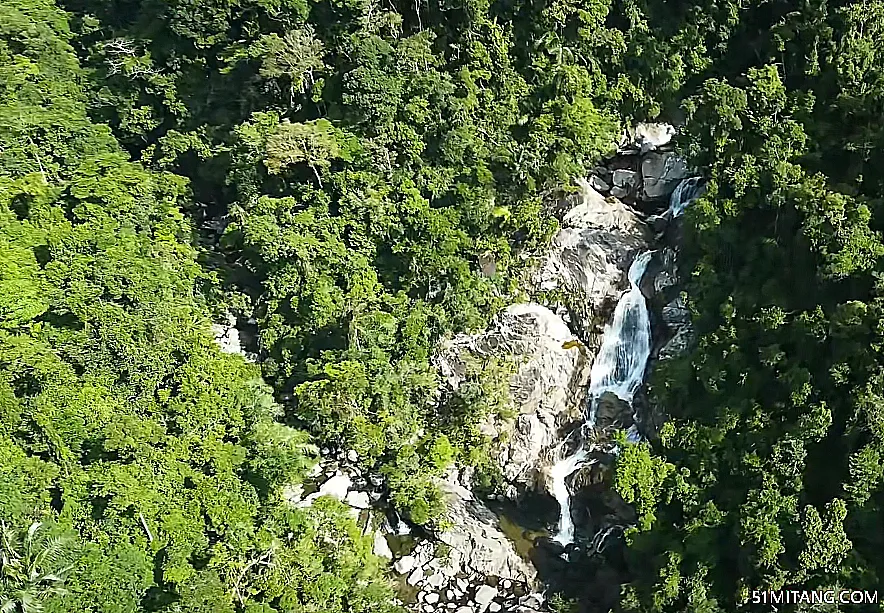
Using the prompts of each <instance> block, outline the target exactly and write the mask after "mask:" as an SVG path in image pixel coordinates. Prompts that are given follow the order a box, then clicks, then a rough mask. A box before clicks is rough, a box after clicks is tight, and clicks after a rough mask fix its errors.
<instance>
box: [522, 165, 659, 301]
mask: <svg viewBox="0 0 884 613" xmlns="http://www.w3.org/2000/svg"><path fill="white" fill-rule="evenodd" d="M577 183H578V185H579V187H580V193H579V200H578V203H577V205H576V206H574V207H573V208H572V209H571V210H570V211H568V213H567V214H566V215H565V217H564V219H563V220H562V228H561V229H560V230H559V232H558V233H557V234H556V236H555V237H554V238H553V241H552V245H551V247H550V250H549V253H548V255H547V257H546V259H545V261H544V262H543V263H542V265H541V266H540V268H539V269H538V271H537V273H536V274H535V277H534V284H535V285H536V287H537V288H538V289H540V290H542V291H554V290H561V291H562V292H564V293H565V294H567V295H568V296H569V300H568V306H569V307H571V308H572V310H574V311H576V312H579V313H580V314H581V315H583V316H587V315H590V314H591V312H592V311H595V310H597V309H599V307H600V306H601V305H602V303H603V302H604V301H605V300H606V299H608V298H612V297H613V298H616V297H619V295H620V293H621V290H622V288H623V287H624V285H625V278H624V277H625V275H624V270H625V269H626V268H627V267H628V265H629V262H631V256H632V255H634V253H635V251H636V250H638V249H643V248H645V247H646V246H647V243H648V236H647V228H646V226H645V224H644V222H642V221H641V220H640V219H639V218H638V216H637V215H636V214H635V212H634V211H633V210H632V209H630V208H629V207H627V206H626V205H625V204H623V203H622V202H620V201H619V200H617V199H616V198H610V197H609V198H605V197H603V196H602V195H601V194H599V193H598V192H597V191H596V190H595V189H593V188H592V186H591V185H590V184H589V183H587V182H586V181H583V180H579V181H578V182H577Z"/></svg>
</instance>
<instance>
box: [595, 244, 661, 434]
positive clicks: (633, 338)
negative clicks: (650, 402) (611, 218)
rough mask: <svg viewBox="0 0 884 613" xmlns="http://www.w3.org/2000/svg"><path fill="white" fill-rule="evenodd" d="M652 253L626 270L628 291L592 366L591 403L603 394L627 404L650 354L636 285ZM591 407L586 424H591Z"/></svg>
mask: <svg viewBox="0 0 884 613" xmlns="http://www.w3.org/2000/svg"><path fill="white" fill-rule="evenodd" d="M652 255H653V252H651V251H645V252H644V253H642V254H641V255H639V256H638V257H636V258H635V261H634V262H633V263H632V266H630V268H629V285H630V288H629V291H628V292H626V293H625V294H624V295H623V297H622V298H621V299H620V301H619V302H618V303H617V308H616V310H615V311H614V321H613V322H612V323H611V325H610V326H608V327H606V328H605V334H604V336H603V341H602V348H601V350H600V351H599V354H598V355H597V356H596V359H595V361H594V362H593V365H592V371H591V375H590V384H589V395H590V398H591V399H592V401H593V404H594V401H595V400H596V399H598V398H599V397H600V396H601V395H602V394H603V393H604V392H611V393H613V394H615V395H616V396H617V397H618V398H621V399H622V400H625V401H626V402H631V401H632V397H633V396H634V395H635V392H636V390H637V389H638V388H639V386H640V385H641V384H642V379H643V378H644V373H645V365H646V364H647V361H648V356H649V355H650V353H651V322H650V317H649V315H648V308H647V305H646V304H645V297H644V295H643V294H642V292H641V288H640V287H639V284H640V283H641V280H642V277H643V276H644V274H645V269H646V268H647V266H648V262H649V261H650V260H651V256H652ZM595 414H596V409H595V407H594V406H593V409H592V412H591V413H590V418H589V421H590V423H591V424H593V423H595Z"/></svg>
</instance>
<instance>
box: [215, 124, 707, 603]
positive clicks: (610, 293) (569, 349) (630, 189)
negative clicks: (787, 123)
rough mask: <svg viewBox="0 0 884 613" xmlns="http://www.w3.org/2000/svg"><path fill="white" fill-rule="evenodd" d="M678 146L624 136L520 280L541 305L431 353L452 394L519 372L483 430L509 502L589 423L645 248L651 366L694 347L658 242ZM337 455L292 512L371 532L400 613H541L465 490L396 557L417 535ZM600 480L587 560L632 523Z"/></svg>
mask: <svg viewBox="0 0 884 613" xmlns="http://www.w3.org/2000/svg"><path fill="white" fill-rule="evenodd" d="M673 134H674V129H673V128H672V127H671V126H666V125H665V124H640V125H639V126H637V127H636V128H635V129H633V130H631V131H629V132H627V134H626V135H625V136H624V141H623V142H622V143H621V146H620V150H619V153H618V155H617V156H616V157H615V158H614V159H612V160H609V161H608V163H607V164H606V165H605V166H604V167H599V168H598V169H596V171H595V172H594V173H593V174H592V175H590V177H589V178H588V179H586V180H583V179H580V180H578V181H577V182H576V188H577V189H576V190H575V191H574V192H573V193H572V194H571V195H570V196H568V197H566V198H564V199H563V201H562V205H563V206H561V207H560V208H559V214H558V217H559V219H560V222H561V223H560V230H559V232H558V233H557V234H556V236H555V237H554V238H553V241H552V243H551V245H550V246H549V249H548V250H547V251H546V253H544V254H542V255H541V257H540V258H539V261H538V264H537V266H536V268H535V270H534V273H533V274H532V275H531V277H530V279H529V280H528V284H529V287H528V288H526V289H527V290H528V293H529V294H531V295H533V296H535V299H536V300H537V301H536V302H527V303H520V304H513V305H511V306H510V307H508V308H507V309H505V310H504V311H503V312H501V313H500V314H499V315H498V316H497V318H496V319H495V321H494V322H493V323H492V325H491V326H490V327H489V328H488V329H487V330H485V331H483V332H481V333H478V334H472V335H459V336H456V337H455V338H453V339H450V340H449V341H447V342H445V343H443V344H442V346H441V347H440V348H439V351H438V353H437V356H436V359H435V363H436V366H437V368H438V369H439V372H440V374H441V375H442V380H443V382H444V385H446V386H447V387H448V388H449V389H450V390H453V389H456V388H457V387H458V386H459V385H460V384H461V383H462V382H463V380H464V377H465V374H466V370H467V367H466V365H467V363H468V362H469V361H471V359H472V358H480V359H481V358H487V357H492V356H496V357H508V358H511V359H512V360H514V362H515V363H516V371H515V373H514V374H513V376H512V377H511V380H510V399H511V401H512V405H513V409H514V411H513V412H514V414H515V416H514V417H513V418H510V419H501V418H497V417H493V418H490V419H489V421H488V423H487V424H485V427H484V431H485V432H486V433H487V434H488V435H490V436H491V437H492V438H493V439H494V440H495V441H496V447H495V451H494V454H495V458H494V459H495V460H496V462H497V463H498V465H499V467H500V469H501V472H502V474H503V477H504V479H505V480H506V482H507V489H506V492H505V494H506V495H507V496H508V497H510V498H513V499H515V498H518V497H520V496H521V495H523V494H525V493H526V492H528V491H531V490H537V491H543V490H545V489H546V488H547V487H548V479H547V477H546V474H547V472H548V469H549V467H550V466H552V464H553V463H554V462H555V460H556V457H555V450H556V448H557V447H558V446H559V445H560V444H561V443H562V441H563V439H564V438H565V436H566V435H567V434H568V433H569V432H571V431H572V430H574V428H576V427H577V426H578V425H579V424H582V423H583V421H584V419H585V411H586V409H587V407H586V402H585V401H586V392H587V387H588V383H589V377H590V371H591V367H592V363H593V359H594V358H595V355H596V353H597V351H598V348H599V345H600V342H601V335H602V332H603V330H604V325H605V323H606V322H607V320H608V319H609V318H610V314H611V312H612V310H613V307H614V305H615V304H616V303H617V301H618V300H619V299H620V297H621V295H622V293H623V291H624V290H625V289H626V288H627V286H628V283H627V279H626V270H627V269H628V267H629V265H630V263H631V262H632V260H633V259H634V257H635V255H636V254H637V253H639V252H641V251H645V250H647V249H649V248H652V247H651V246H652V244H654V245H661V247H660V248H659V249H658V253H657V255H656V256H655V258H654V263H653V264H652V265H651V266H650V267H649V269H648V274H646V275H645V280H644V283H643V284H642V291H643V293H644V294H645V296H646V297H647V298H648V299H649V304H650V305H651V309H652V311H653V312H654V313H655V317H656V319H655V325H656V326H657V330H656V331H655V335H654V340H655V348H654V352H653V353H652V358H654V359H666V358H667V357H669V356H672V355H677V354H678V353H680V352H682V351H684V350H685V349H686V348H687V347H688V346H689V344H690V343H691V342H692V338H693V331H692V329H691V326H690V313H689V311H688V310H687V308H686V306H685V301H684V297H683V296H681V295H680V294H679V291H678V287H677V278H678V274H677V269H676V264H677V262H676V259H677V258H676V254H677V240H674V241H673V240H669V241H667V240H666V238H665V236H664V235H663V234H662V232H663V231H664V230H666V228H667V226H668V225H669V223H668V222H669V221H671V217H672V215H671V214H670V215H669V217H666V215H665V214H662V212H663V211H664V210H665V209H666V206H667V203H666V199H667V197H668V196H669V194H670V193H671V192H672V191H673V190H674V189H675V187H676V185H678V183H679V181H680V180H681V179H683V178H684V177H685V176H686V175H687V169H686V167H685V165H684V163H683V161H682V160H680V159H679V158H677V157H676V156H675V154H674V153H673V152H671V151H669V150H667V148H668V147H669V142H670V140H671V138H672V136H673ZM661 221H662V223H661ZM661 238H663V242H662V244H661V242H660V239H661ZM481 264H482V267H483V270H484V269H486V268H489V267H490V268H493V262H490V263H489V262H483V263H481ZM215 334H216V337H217V340H218V342H219V344H220V345H221V346H222V348H223V349H224V350H225V351H231V352H233V351H235V352H243V349H242V348H241V347H240V342H238V341H239V339H238V338H237V335H238V331H237V329H236V327H235V325H234V322H233V321H231V322H229V323H228V325H226V326H225V325H217V326H216V327H215ZM608 400H610V401H605V402H600V403H599V404H600V407H599V417H598V420H599V424H601V425H604V424H605V423H608V422H610V423H611V424H613V425H616V422H618V420H620V417H621V413H623V410H624V406H626V408H627V409H628V408H629V407H628V405H626V403H623V402H622V401H620V402H615V401H616V400H617V399H613V400H611V399H608ZM612 427H613V426H612ZM341 453H342V455H341V456H340V457H338V458H337V459H330V458H328V457H326V458H325V459H324V460H323V466H322V468H321V469H318V470H317V477H319V476H320V475H323V474H324V477H321V479H320V480H319V481H318V483H317V485H318V489H317V491H316V492H314V493H312V494H310V495H307V496H303V492H302V491H297V492H295V491H292V492H289V493H288V495H289V497H290V498H291V503H292V504H294V505H307V504H310V503H311V502H312V500H313V499H314V498H316V497H317V496H319V495H330V496H333V497H336V498H338V499H340V500H342V501H343V502H345V504H347V505H349V506H350V507H351V509H352V510H353V513H354V516H355V517H359V518H360V521H363V520H364V521H365V523H364V527H365V530H366V532H372V531H373V532H374V536H373V538H374V549H375V553H377V554H378V555H380V556H383V557H386V558H389V559H390V560H391V564H392V567H393V569H394V570H395V572H396V573H397V574H398V575H399V576H400V578H401V583H402V586H403V590H404V591H403V594H404V598H405V599H406V600H407V601H408V606H409V608H411V609H412V610H414V611H416V612H424V613H432V612H434V611H442V610H445V611H448V610H450V611H454V613H485V612H486V611H491V612H492V613H496V612H498V611H518V612H523V613H531V612H537V611H547V610H548V609H545V608H544V605H543V600H544V599H543V597H542V596H541V595H540V594H537V593H535V592H534V591H533V590H535V589H538V588H539V585H538V582H537V579H538V578H537V571H536V569H535V567H534V566H533V565H532V564H531V563H530V562H527V561H526V560H525V559H523V557H522V556H520V555H519V553H517V551H516V548H515V546H514V545H513V543H512V542H511V541H510V540H509V539H508V538H507V536H506V535H505V534H504V531H503V529H502V527H501V525H500V522H499V519H498V517H497V516H496V515H495V514H494V513H493V512H491V511H490V510H489V508H488V507H487V506H486V505H485V504H484V503H483V502H482V501H481V500H478V499H477V498H476V497H475V496H474V495H473V493H472V492H470V491H469V490H468V489H466V488H465V487H464V485H466V484H468V481H469V479H468V478H463V477H462V476H461V477H460V478H458V476H457V475H456V474H453V475H452V476H451V478H450V479H448V480H446V481H444V482H440V486H441V488H442V490H443V491H444V493H445V497H446V501H447V508H448V520H449V524H448V527H447V528H446V529H445V530H441V531H439V532H437V533H435V534H426V535H424V536H421V537H415V543H414V544H413V545H412V546H411V547H409V548H407V549H406V550H405V551H403V550H402V548H401V547H397V546H396V545H395V541H396V540H397V539H399V538H401V537H402V535H403V534H405V535H408V536H406V538H409V539H410V538H412V536H414V535H409V529H408V527H407V526H405V525H404V524H399V525H398V527H396V528H394V527H391V525H390V522H389V521H382V522H378V521H373V520H371V519H370V518H369V515H370V514H371V513H372V512H373V511H372V509H373V508H375V507H377V505H378V504H379V501H380V500H381V497H382V493H381V492H380V490H379V489H378V485H379V484H380V481H379V480H378V481H373V480H372V478H371V477H370V476H365V475H362V474H360V473H359V471H358V468H357V467H356V462H355V460H356V459H358V458H355V457H352V458H351V457H350V456H349V454H347V453H346V452H341ZM351 454H352V452H351ZM604 471H605V467H604V466H603V464H602V463H598V464H594V465H593V466H592V467H590V468H588V469H586V470H584V471H582V472H581V473H578V474H576V475H575V477H574V481H575V482H576V483H577V486H578V488H577V489H578V490H580V492H582V493H578V494H576V495H575V500H576V501H577V504H578V505H579V506H581V507H582V508H585V509H587V510H588V509H589V507H590V505H595V508H594V509H593V510H592V511H591V512H589V511H587V512H586V513H585V515H587V517H589V516H590V515H592V514H594V515H595V519H587V522H589V523H590V525H591V526H592V527H591V528H590V529H592V530H595V529H597V528H598V529H599V532H598V534H597V535H596V536H597V537H598V538H597V540H599V542H598V543H595V542H593V543H592V544H590V545H589V549H588V551H590V550H592V551H596V552H598V551H601V550H602V549H603V548H604V547H605V546H606V545H605V543H606V542H607V540H606V539H609V538H613V537H611V534H614V532H615V530H616V529H617V528H622V526H623V525H625V524H628V523H629V521H630V519H629V518H628V517H627V516H628V514H629V511H630V510H629V509H628V508H619V507H618V506H617V504H616V503H617V501H616V500H614V501H613V502H612V501H611V500H608V502H605V501H606V500H607V499H608V498H611V496H612V495H613V494H612V493H611V492H606V491H605V490H604V487H603V483H601V481H602V479H603V476H604ZM320 482H321V485H320V484H319V483H320ZM606 496H607V498H606ZM620 503H621V504H620V506H621V507H624V506H625V505H623V504H622V501H620ZM393 526H396V523H395V522H393ZM590 534H591V533H590ZM440 548H444V549H445V552H444V554H443V553H440ZM523 553H524V552H523ZM558 555H559V554H555V556H556V559H558ZM558 563H559V564H561V563H563V562H562V561H561V560H559V562H558ZM587 579H589V578H588V577H587ZM608 583H612V582H611V581H609V582H608ZM615 584H616V581H614V582H613V583H612V585H615ZM587 589H589V588H587ZM593 589H596V588H595V587H593ZM615 596H616V594H615ZM603 600H604V599H603Z"/></svg>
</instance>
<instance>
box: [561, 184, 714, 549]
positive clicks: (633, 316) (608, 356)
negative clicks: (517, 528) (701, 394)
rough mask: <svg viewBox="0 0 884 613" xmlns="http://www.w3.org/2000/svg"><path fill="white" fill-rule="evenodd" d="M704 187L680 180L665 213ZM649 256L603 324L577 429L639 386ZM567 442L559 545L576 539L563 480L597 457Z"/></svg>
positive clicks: (633, 269)
mask: <svg viewBox="0 0 884 613" xmlns="http://www.w3.org/2000/svg"><path fill="white" fill-rule="evenodd" d="M702 190H703V187H702V185H701V184H700V180H699V179H698V178H695V177H692V178H689V179H684V180H683V181H681V183H679V185H678V187H677V188H676V189H675V191H674V192H673V193H672V196H671V197H670V200H669V208H668V209H667V212H666V213H664V215H665V214H667V213H668V215H669V217H670V219H674V218H676V217H679V216H680V215H681V214H682V213H683V212H684V210H685V208H686V207H687V206H688V205H689V204H690V203H691V202H692V201H693V200H695V199H696V198H697V197H699V196H700V194H701V193H702ZM653 255H654V251H645V252H643V253H640V254H639V255H638V256H636V258H635V259H634V260H633V262H632V264H631V265H630V267H629V273H628V278H629V289H628V290H627V291H626V292H625V293H624V294H623V295H622V296H621V298H620V301H619V302H618V303H617V307H616V309H615V310H614V318H613V321H612V322H611V323H610V324H609V325H607V326H605V331H604V335H603V336H602V346H601V349H600V350H599V353H598V355H597V356H596V358H595V361H594V362H593V364H592V371H591V374H590V382H589V394H588V398H587V403H588V408H589V410H588V412H587V419H586V423H585V424H584V426H583V428H581V429H580V430H581V431H582V430H584V429H587V428H588V429H592V428H594V427H595V423H596V417H597V414H598V402H599V399H600V398H601V397H602V395H604V394H606V393H612V394H614V395H616V396H617V397H618V398H620V399H621V400H623V401H625V402H627V403H628V404H629V405H630V407H631V406H632V400H633V397H634V396H635V393H636V391H638V389H639V387H641V385H642V382H643V380H644V375H645V368H646V366H647V362H648V358H649V356H650V354H651V322H650V314H649V313H648V305H647V303H646V301H645V297H644V295H643V294H642V292H641V289H640V285H641V280H642V277H643V276H644V274H645V270H646V269H647V267H648V263H649V262H650V261H651V257H652V256H653ZM569 438H570V437H569ZM627 440H629V441H630V442H636V441H639V440H641V435H640V434H639V432H638V428H637V427H636V426H635V425H633V426H632V427H631V428H630V429H629V431H628V432H627ZM567 442H568V441H567V440H566V441H565V442H563V443H562V444H561V445H560V446H559V448H558V450H557V452H558V455H559V456H560V459H559V460H558V461H557V462H556V463H555V464H554V465H553V467H552V468H551V469H550V477H551V481H552V487H551V489H552V494H553V496H554V497H555V499H556V502H558V503H559V524H558V532H557V533H556V535H555V537H554V539H553V540H555V541H557V542H559V543H561V544H562V545H567V544H568V543H571V542H573V540H574V522H573V520H572V518H571V494H570V492H569V491H568V484H567V478H568V477H569V476H571V475H572V474H573V473H574V472H576V471H577V470H578V469H579V468H581V467H583V466H585V465H587V464H588V463H589V464H591V463H594V462H595V461H596V460H587V458H588V457H589V453H590V452H591V451H592V450H593V448H594V445H593V444H592V443H588V442H587V441H586V440H585V439H584V440H583V441H582V442H581V443H580V445H579V446H578V447H577V449H576V450H575V451H573V452H571V453H569V452H568V451H567V449H568V448H567Z"/></svg>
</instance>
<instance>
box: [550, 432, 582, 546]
mask: <svg viewBox="0 0 884 613" xmlns="http://www.w3.org/2000/svg"><path fill="white" fill-rule="evenodd" d="M587 453H588V452H587V450H586V448H585V447H582V446H581V447H580V448H579V449H578V450H577V451H576V452H575V453H574V454H572V455H570V456H568V457H566V458H562V459H561V460H560V461H558V462H556V463H555V465H553V467H552V468H551V469H550V471H549V476H550V478H551V480H552V494H553V496H554V497H555V499H556V501H557V502H558V503H559V529H558V531H557V532H556V536H555V537H554V539H555V540H556V541H558V542H560V543H561V544H562V545H567V544H568V543H570V542H571V541H573V540H574V522H573V521H572V520H571V494H570V493H569V492H568V484H567V483H566V481H565V479H567V478H568V477H569V476H571V474H572V473H573V472H574V471H575V470H577V469H578V468H580V467H581V466H582V465H583V462H584V461H585V460H586V456H587Z"/></svg>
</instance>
